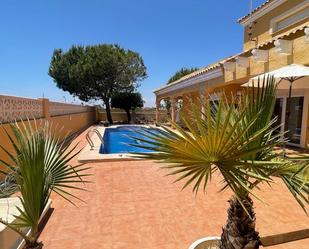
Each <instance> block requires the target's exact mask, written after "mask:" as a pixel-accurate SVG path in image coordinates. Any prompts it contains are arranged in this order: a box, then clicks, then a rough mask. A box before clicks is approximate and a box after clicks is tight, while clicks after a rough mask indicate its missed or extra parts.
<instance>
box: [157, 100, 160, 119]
mask: <svg viewBox="0 0 309 249" xmlns="http://www.w3.org/2000/svg"><path fill="white" fill-rule="evenodd" d="M159 121H160V99H156V123H159Z"/></svg>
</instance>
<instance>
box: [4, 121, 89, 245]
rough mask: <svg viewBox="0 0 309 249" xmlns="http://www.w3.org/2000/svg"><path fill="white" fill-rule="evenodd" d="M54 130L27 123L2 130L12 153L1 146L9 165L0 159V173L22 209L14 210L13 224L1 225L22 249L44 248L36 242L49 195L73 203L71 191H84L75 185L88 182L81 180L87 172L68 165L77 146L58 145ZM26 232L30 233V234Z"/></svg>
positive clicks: (15, 124)
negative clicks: (22, 244)
mask: <svg viewBox="0 0 309 249" xmlns="http://www.w3.org/2000/svg"><path fill="white" fill-rule="evenodd" d="M53 128H55V127H52V126H51V125H49V124H48V122H45V123H41V124H40V125H39V124H37V122H36V121H35V122H34V127H32V126H31V125H29V122H28V125H26V124H25V123H24V122H21V123H14V124H11V125H10V129H5V128H3V129H4V132H5V134H6V135H7V138H8V139H9V141H10V143H11V146H12V151H11V150H8V149H7V148H5V147H4V146H2V145H1V144H0V148H1V149H2V150H3V151H4V152H5V153H6V155H7V156H8V157H9V162H8V160H6V161H4V160H2V159H0V164H2V166H4V167H5V170H2V171H0V173H2V174H4V175H5V177H6V178H9V179H10V183H11V185H13V186H11V187H10V188H8V189H10V190H12V189H14V190H15V191H16V192H19V193H20V200H21V204H22V208H18V207H17V209H18V211H19V212H20V215H19V216H18V217H16V218H18V219H17V220H18V221H17V222H16V223H14V224H8V223H7V222H6V221H5V220H1V219H0V223H3V224H5V225H7V226H8V227H10V228H11V229H12V230H14V231H15V232H17V233H18V234H19V235H20V236H21V237H22V238H23V239H24V240H25V247H24V248H27V249H30V248H31V249H33V248H36V249H39V248H42V247H43V244H42V242H39V241H38V236H39V222H40V219H41V217H42V213H43V210H44V208H45V206H46V204H47V202H48V199H49V197H50V195H51V193H52V192H55V193H56V194H58V195H60V196H61V197H63V198H64V199H66V200H68V201H70V202H72V198H73V199H79V198H78V197H76V196H75V195H73V194H72V193H70V190H74V189H84V188H83V187H82V186H78V184H80V183H85V182H87V181H85V180H84V177H86V176H88V174H85V173H84V171H85V170H87V168H85V167H83V166H82V165H77V166H71V165H70V164H69V161H70V160H71V159H72V158H74V157H75V156H76V155H77V153H78V152H74V150H75V149H76V146H77V145H76V146H74V147H73V148H68V145H65V144H64V143H61V144H60V141H59V138H58V137H57V136H56V135H55V133H54V132H53ZM10 130H11V131H10ZM10 194H12V192H10ZM72 203H73V202H72ZM25 228H30V229H31V230H30V233H29V234H27V233H26V232H25Z"/></svg>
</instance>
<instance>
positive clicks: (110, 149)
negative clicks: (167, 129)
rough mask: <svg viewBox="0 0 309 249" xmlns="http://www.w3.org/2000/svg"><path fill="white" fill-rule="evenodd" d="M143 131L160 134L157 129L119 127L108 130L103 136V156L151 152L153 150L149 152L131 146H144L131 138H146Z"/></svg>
mask: <svg viewBox="0 0 309 249" xmlns="http://www.w3.org/2000/svg"><path fill="white" fill-rule="evenodd" d="M143 129H147V130H150V131H152V132H153V133H159V131H158V129H156V128H150V127H147V128H145V127H144V128H142V127H140V126H117V127H112V128H106V129H105V132H104V135H103V142H104V143H103V144H101V147H100V151H99V152H100V153H101V154H122V153H134V152H151V151H152V150H147V149H144V148H138V147H135V146H131V145H129V144H142V145H143V143H142V142H140V141H137V140H135V139H132V138H131V137H136V138H144V139H146V140H148V138H145V136H143V135H142V134H139V133H137V131H138V132H142V133H145V131H144V130H143ZM145 145H146V144H145Z"/></svg>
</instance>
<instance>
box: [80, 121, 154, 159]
mask: <svg viewBox="0 0 309 249" xmlns="http://www.w3.org/2000/svg"><path fill="white" fill-rule="evenodd" d="M122 126H138V127H155V128H159V127H156V126H155V125H136V124H126V125H111V126H108V127H104V126H102V125H96V126H93V127H91V130H93V129H97V130H98V131H99V133H100V134H101V135H102V137H104V133H105V129H106V128H117V127H122ZM90 138H91V140H92V142H93V144H94V147H93V149H91V147H90V145H89V143H87V144H86V145H85V147H84V148H83V149H82V150H81V152H80V154H79V156H78V159H77V160H78V162H80V163H89V162H117V161H138V160H141V159H139V158H134V157H132V156H133V155H134V154H129V153H121V154H117V153H114V154H101V153H100V147H101V140H100V138H99V137H98V136H97V135H96V134H94V133H93V134H92V135H91V136H90Z"/></svg>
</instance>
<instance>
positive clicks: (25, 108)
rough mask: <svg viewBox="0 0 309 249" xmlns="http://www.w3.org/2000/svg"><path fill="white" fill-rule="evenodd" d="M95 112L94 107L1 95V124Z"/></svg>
mask: <svg viewBox="0 0 309 249" xmlns="http://www.w3.org/2000/svg"><path fill="white" fill-rule="evenodd" d="M91 111H94V107H91V106H82V105H73V104H66V103H59V102H51V101H49V100H48V99H30V98H21V97H14V96H6V95H0V122H1V123H9V122H13V121H16V120H17V121H19V120H27V119H39V118H50V117H55V116H61V115H69V114H77V113H85V112H91Z"/></svg>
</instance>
